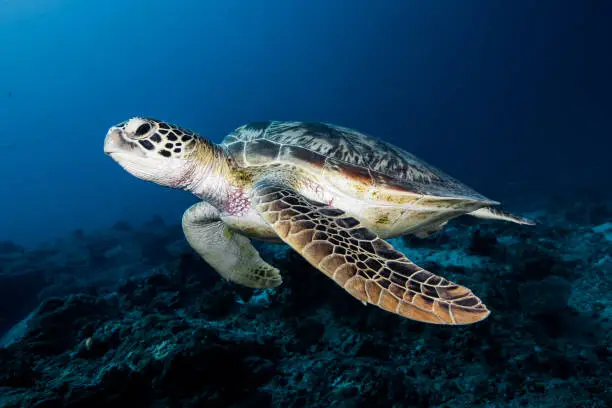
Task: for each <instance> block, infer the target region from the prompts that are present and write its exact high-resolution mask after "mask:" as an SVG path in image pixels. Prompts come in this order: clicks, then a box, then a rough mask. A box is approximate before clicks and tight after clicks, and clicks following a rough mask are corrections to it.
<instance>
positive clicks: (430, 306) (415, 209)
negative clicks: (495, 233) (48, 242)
mask: <svg viewBox="0 0 612 408" xmlns="http://www.w3.org/2000/svg"><path fill="white" fill-rule="evenodd" d="M104 151H105V153H107V154H109V155H110V156H111V157H112V158H113V159H114V160H115V161H116V162H117V163H119V165H120V166H121V167H123V168H124V169H125V170H127V171H128V172H129V173H131V174H132V175H134V176H136V177H138V178H141V179H144V180H148V181H152V182H155V183H157V184H160V185H164V186H167V187H172V188H177V189H184V190H187V191H190V192H192V193H193V194H195V195H196V196H197V197H199V198H200V199H201V201H199V202H197V203H196V204H194V205H192V206H191V207H190V208H189V209H187V210H186V211H185V213H184V215H183V218H182V226H183V231H184V233H185V236H186V238H187V241H188V243H189V244H190V246H191V247H192V248H193V249H194V250H195V251H196V252H197V253H198V254H199V255H200V256H202V258H204V260H205V261H206V262H208V263H209V264H210V265H211V266H212V267H213V268H214V269H215V270H216V271H217V272H218V273H219V274H220V275H221V276H223V277H224V278H226V279H227V280H230V281H233V282H236V283H238V284H242V285H245V286H248V287H252V288H271V287H275V286H278V285H280V284H281V282H282V279H281V275H280V273H279V271H278V269H277V268H275V267H273V266H271V265H269V264H268V263H266V262H265V261H264V260H263V259H262V258H261V257H260V255H259V253H258V252H257V250H256V249H255V248H254V247H253V246H252V245H251V242H250V240H249V238H255V239H260V240H265V241H273V242H284V243H286V244H288V245H289V246H291V247H292V248H293V249H294V250H296V251H297V252H298V253H299V254H300V255H301V256H303V257H304V258H305V259H306V260H307V261H308V262H309V263H310V264H311V265H313V266H314V267H315V268H317V269H319V270H320V271H321V272H323V273H324V274H325V275H327V276H328V277H330V278H332V279H333V280H334V281H335V282H336V283H337V284H339V285H340V286H342V287H343V288H344V289H345V290H346V291H348V292H349V293H350V294H351V295H353V296H354V297H355V298H357V299H359V300H360V301H362V302H363V303H364V304H367V303H371V304H374V305H377V306H379V307H381V308H382V309H384V310H387V311H390V312H393V313H397V314H399V315H401V316H404V317H407V318H410V319H413V320H417V321H422V322H428V323H435V324H449V325H460V324H470V323H474V322H477V321H480V320H482V319H484V318H486V317H487V316H488V315H489V310H487V308H486V307H485V305H484V304H483V303H482V302H481V301H480V299H479V298H478V297H476V296H474V295H473V294H472V292H471V291H470V290H469V289H467V288H465V287H463V286H460V285H457V284H454V283H452V282H449V281H448V280H446V279H444V278H442V277H439V276H436V275H434V274H432V273H431V272H428V271H426V270H424V269H423V268H421V267H419V266H417V265H415V264H414V263H413V262H411V261H410V260H409V259H408V258H407V257H406V256H405V255H404V254H402V253H401V252H399V251H397V250H396V249H394V248H393V247H392V246H391V245H390V244H389V243H388V242H386V241H384V239H385V238H390V237H397V236H401V235H405V234H415V235H419V236H424V235H428V234H431V233H433V232H435V231H438V230H439V229H440V228H442V226H444V225H445V224H446V223H447V222H448V221H449V220H450V219H452V218H455V217H458V216H460V215H463V214H470V215H473V216H476V217H481V218H491V219H502V220H507V221H513V222H517V223H521V224H530V222H529V221H528V220H526V219H523V218H520V217H517V216H513V215H511V214H509V213H506V212H504V211H502V210H497V209H493V206H495V205H497V204H499V203H498V202H496V201H492V200H489V199H487V198H485V197H484V196H482V195H480V194H479V193H477V192H475V191H474V190H472V189H470V188H469V187H467V186H465V185H464V184H462V183H460V182H459V181H457V180H455V179H453V178H451V177H450V176H448V175H446V174H444V173H442V172H441V171H440V170H438V169H436V168H434V167H432V166H430V165H429V164H427V163H425V162H423V161H422V160H419V159H418V158H416V157H415V156H413V155H412V154H410V153H408V152H406V151H404V150H402V149H400V148H398V147H396V146H393V145H391V144H389V143H386V142H384V141H381V140H378V139H375V138H373V137H371V136H368V135H365V134H363V133H360V132H357V131H355V130H352V129H349V128H346V127H341V126H335V125H332V124H327V123H318V122H317V123H311V122H279V121H267V122H254V123H249V124H246V125H244V126H241V127H239V128H237V129H236V130H234V131H233V132H232V133H230V134H229V135H228V136H227V137H226V138H225V139H224V140H223V142H222V143H221V144H220V145H216V144H214V143H212V142H210V141H209V140H207V139H205V138H203V137H201V136H199V135H197V134H195V133H194V132H192V131H190V130H187V129H184V128H181V127H178V126H175V125H172V124H169V123H166V122H163V121H159V120H155V119H150V118H141V117H136V118H132V119H130V120H128V121H126V122H122V123H120V124H118V125H115V126H113V127H111V128H110V129H109V131H108V133H107V135H106V139H105V142H104Z"/></svg>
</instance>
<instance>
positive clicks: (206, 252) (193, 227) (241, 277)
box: [182, 202, 282, 288]
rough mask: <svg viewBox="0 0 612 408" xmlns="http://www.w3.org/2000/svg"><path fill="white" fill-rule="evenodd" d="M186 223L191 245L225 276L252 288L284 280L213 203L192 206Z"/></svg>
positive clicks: (264, 286)
mask: <svg viewBox="0 0 612 408" xmlns="http://www.w3.org/2000/svg"><path fill="white" fill-rule="evenodd" d="M182 224H183V232H184V233H185V237H186V238H187V242H189V245H190V246H191V247H192V248H193V249H194V250H195V251H196V252H197V253H198V254H199V255H200V256H201V257H202V258H204V260H205V261H206V262H208V263H209V264H210V265H211V266H212V267H213V268H214V269H215V270H216V271H217V272H218V273H219V274H220V275H221V276H223V277H224V278H225V279H227V280H229V281H232V282H235V283H239V284H241V285H244V286H248V287H251V288H273V287H276V286H278V285H280V284H281V283H282V278H281V275H280V273H279V272H278V269H276V268H275V267H273V266H272V265H270V264H268V263H267V262H266V261H264V260H263V259H261V256H260V255H259V252H257V250H256V249H255V248H254V247H253V245H252V244H251V241H250V240H249V239H248V238H247V237H245V236H243V235H241V234H239V233H236V232H234V231H232V230H231V229H230V228H229V227H228V226H227V225H226V224H225V223H224V222H223V221H221V220H220V219H219V213H218V211H217V210H216V209H215V208H214V207H213V206H212V205H210V204H208V203H206V202H199V203H196V204H194V205H192V206H191V207H189V208H188V209H187V211H185V213H184V214H183V222H182Z"/></svg>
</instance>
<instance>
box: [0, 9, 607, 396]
mask: <svg viewBox="0 0 612 408" xmlns="http://www.w3.org/2000/svg"><path fill="white" fill-rule="evenodd" d="M611 22H612V2H610V1H606V0H590V1H579V0H574V1H570V0H567V1H566V0H541V1H537V2H536V1H528V0H505V1H504V0H486V1H485V0H481V1H478V0H463V1H458V0H426V1H424V0H421V1H417V0H384V1H375V0H259V1H256V0H215V1H211V0H190V1H188V0H172V1H161V0H105V1H103V2H100V1H96V2H94V1H85V0H0V191H1V192H2V193H1V196H0V197H1V200H0V408H17V407H30V406H32V407H47V408H50V407H71V408H76V407H86V408H96V407H106V406H115V407H119V406H128V405H127V404H129V406H131V407H133V408H138V407H171V408H174V407H200V406H206V407H242V406H244V407H268V406H279V407H287V408H293V407H302V406H308V407H318V406H322V407H330V406H338V407H366V408H370V407H394V408H400V407H402V408H403V407H413V406H414V407H440V408H442V407H449V406H452V407H457V408H463V407H469V408H472V407H483V408H501V407H517V406H527V407H537V408H540V407H546V408H565V407H567V408H578V407H580V408H603V407H610V406H612V376H610V373H612V335H611V334H610V333H612V296H611V293H612V280H611V277H612V253H611V251H610V248H611V247H612V192H611V189H610V186H611V185H612V182H611V180H612V160H611V153H610V152H611V151H612V114H611V112H612V76H611V75H610V73H612V24H611ZM133 116H143V117H151V118H156V119H160V120H164V121H167V122H170V123H174V124H176V125H179V126H181V127H184V128H189V129H192V130H194V131H196V132H198V133H199V134H201V135H202V136H203V137H206V138H208V139H210V140H212V141H213V142H215V143H218V142H220V141H221V140H222V139H223V138H224V137H225V136H226V135H227V134H228V133H230V132H232V131H233V130H234V129H236V128H237V127H239V126H241V125H243V124H245V123H248V122H252V121H268V120H278V121H323V122H329V123H332V124H336V125H341V126H345V127H349V128H353V129H356V130H358V131H361V132H364V133H367V134H370V135H372V136H375V137H377V138H380V139H383V140H385V141H388V142H391V143H393V144H395V145H398V146H400V147H402V148H404V149H405V150H407V151H409V152H411V153H413V154H415V155H416V156H418V157H420V158H422V159H424V160H425V161H427V162H428V163H430V164H432V165H434V166H436V167H439V168H440V169H442V170H443V171H444V172H446V173H448V174H450V175H452V176H454V177H455V178H457V179H459V180H461V181H462V182H464V183H465V184H467V185H468V186H470V187H472V188H473V189H475V190H476V191H478V192H479V193H481V194H483V195H484V196H486V197H488V198H490V199H493V200H497V201H500V202H502V203H503V204H504V207H505V208H506V209H507V210H509V211H511V212H513V213H515V214H517V215H520V216H525V217H528V218H530V219H533V220H534V221H536V223H537V224H536V225H535V226H523V225H516V224H511V223H505V222H501V221H485V220H476V219H474V218H470V217H462V218H460V219H458V220H453V221H452V222H450V223H449V225H448V226H447V227H446V228H445V230H444V231H442V232H440V233H438V234H436V235H434V236H432V237H429V238H424V239H417V238H415V237H402V238H396V239H394V240H392V241H391V243H392V244H393V246H394V247H395V248H397V249H398V250H400V251H402V252H403V253H405V254H406V255H407V256H408V257H409V258H410V259H411V260H413V261H414V262H415V263H416V264H418V265H420V266H422V267H424V268H426V269H428V270H431V271H432V272H433V273H436V274H440V275H441V276H444V277H446V278H448V279H449V280H452V281H453V282H457V283H459V284H461V285H465V286H466V287H468V288H470V289H471V290H473V292H474V293H475V294H476V295H477V296H479V297H480V298H481V299H482V301H483V302H484V303H485V304H486V305H487V307H488V308H489V309H490V310H491V315H490V316H489V317H488V318H487V319H486V320H484V321H482V322H479V323H477V324H474V325H469V326H467V327H448V326H435V325H427V324H423V323H419V322H415V321H412V320H409V319H403V318H401V317H399V316H397V315H394V314H392V313H387V312H385V311H382V310H381V309H379V308H377V307H376V306H373V305H368V307H363V306H362V304H361V302H358V301H357V300H355V299H354V298H352V297H351V296H350V295H349V294H348V293H346V292H345V291H344V290H342V288H339V287H337V285H336V284H335V283H333V282H332V281H330V279H328V277H326V276H325V275H324V274H322V273H320V272H318V271H317V270H316V269H315V268H313V267H311V266H310V265H309V264H308V262H307V261H306V260H304V259H303V258H302V257H300V256H299V255H298V254H297V253H296V252H295V251H292V250H291V249H289V248H288V247H287V246H283V245H276V246H274V245H269V244H263V243H261V242H256V243H254V245H255V246H256V248H257V250H258V251H259V252H260V253H261V255H262V257H263V258H264V259H265V260H266V261H268V262H269V263H271V264H272V265H274V266H276V267H278V269H279V270H280V271H281V275H282V277H283V281H284V283H283V285H282V286H279V287H278V288H274V289H267V290H254V289H251V288H246V287H243V286H240V285H236V284H233V283H231V282H227V281H224V280H222V279H221V278H220V277H219V274H217V273H216V272H215V271H214V270H213V269H212V268H211V267H210V266H209V265H207V264H206V263H205V262H204V261H203V260H202V259H201V258H200V257H199V256H197V254H195V253H194V251H193V250H192V249H191V248H190V247H189V246H188V245H187V243H186V241H185V239H184V236H183V233H182V230H181V228H180V226H179V223H180V220H181V216H182V214H183V211H185V209H186V208H188V207H189V206H190V205H191V204H192V203H194V202H196V198H195V197H194V196H192V195H190V194H189V193H186V192H184V191H176V190H170V189H167V188H163V187H160V186H158V185H155V184H153V183H147V182H144V181H142V180H139V179H137V178H136V177H133V176H131V175H129V174H128V173H127V172H125V171H124V170H123V169H121V168H120V166H119V165H117V163H115V162H114V161H113V160H112V159H111V158H110V157H108V156H107V155H105V154H104V152H103V141H104V137H105V135H106V132H107V130H108V129H109V127H111V126H113V125H115V124H117V123H119V122H122V121H125V120H127V119H129V118H131V117H133ZM164 221H165V222H164ZM134 401H137V403H135V402H134ZM334 404H335V405H334Z"/></svg>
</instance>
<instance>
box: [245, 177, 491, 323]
mask: <svg viewBox="0 0 612 408" xmlns="http://www.w3.org/2000/svg"><path fill="white" fill-rule="evenodd" d="M286 184H287V185H285V183H283V182H282V181H281V182H279V181H274V180H270V181H268V180H262V181H260V182H258V183H257V184H256V185H255V188H254V190H253V202H254V205H255V207H256V208H257V210H258V211H259V213H260V214H261V215H262V216H263V218H264V219H265V220H266V221H267V222H268V223H269V224H270V225H271V226H272V228H274V229H275V230H276V232H277V233H278V235H279V236H280V238H281V239H282V240H283V241H284V242H286V243H287V244H289V245H290V246H291V247H292V248H293V249H295V250H296V251H298V252H299V253H300V254H301V255H302V256H303V257H304V258H306V260H307V261H308V262H309V263H310V264H312V265H313V266H314V267H316V268H318V269H319V270H321V271H322V272H324V273H325V274H326V275H327V276H329V277H330V278H332V279H333V280H334V281H335V282H336V283H338V284H339V285H340V286H342V287H343V288H344V289H345V290H347V291H348V292H349V293H350V294H351V295H353V296H354V297H356V298H357V299H359V300H361V301H362V302H364V303H365V302H368V303H371V304H374V305H377V306H379V307H381V308H382V309H384V310H387V311H390V312H393V313H397V314H399V315H401V316H404V317H407V318H409V319H413V320H418V321H421V322H427V323H435V324H449V325H459V324H470V323H475V322H478V321H480V320H483V319H485V318H486V317H487V316H488V315H489V311H488V310H487V308H486V307H485V305H484V304H483V303H482V302H481V301H480V299H478V298H477V297H476V296H474V295H473V294H472V292H471V291H470V290H469V289H467V288H465V287H463V286H460V285H456V284H454V283H452V282H449V281H448V280H446V279H444V278H442V277H439V276H436V275H434V274H432V273H430V272H428V271H426V270H424V269H423V268H420V267H419V266H417V265H415V264H414V263H412V262H411V261H410V260H409V259H408V258H406V256H404V254H402V253H401V252H399V251H397V250H395V249H394V248H393V247H392V246H391V245H390V244H389V243H387V242H386V241H384V240H382V239H381V238H379V237H378V236H377V235H376V234H374V233H373V232H372V231H370V230H368V229H367V228H364V227H363V226H362V225H361V223H360V222H359V221H358V220H356V219H355V218H353V217H349V216H347V215H346V214H345V213H344V211H342V210H340V209H338V208H333V207H331V206H328V205H325V204H322V203H319V202H315V201H312V200H309V199H307V198H306V197H304V196H302V195H301V194H299V193H298V192H297V191H296V190H295V189H293V188H292V187H291V186H290V185H289V183H286Z"/></svg>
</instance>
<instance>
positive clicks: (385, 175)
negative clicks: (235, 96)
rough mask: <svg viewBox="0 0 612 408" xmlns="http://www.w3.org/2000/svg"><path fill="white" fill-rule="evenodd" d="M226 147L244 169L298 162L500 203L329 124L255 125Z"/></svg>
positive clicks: (409, 188) (389, 184)
mask: <svg viewBox="0 0 612 408" xmlns="http://www.w3.org/2000/svg"><path fill="white" fill-rule="evenodd" d="M221 145H222V146H223V147H224V148H225V149H226V150H227V152H228V153H229V154H230V157H232V159H233V161H234V163H235V165H236V166H238V167H244V168H247V167H252V166H268V165H272V164H274V163H280V164H293V165H296V166H298V167H302V168H310V169H312V170H315V171H316V170H317V169H327V170H332V171H337V172H339V173H342V175H343V176H344V177H348V178H350V179H353V180H356V181H359V182H361V183H363V184H365V185H371V186H375V187H377V188H382V189H388V190H395V191H397V192H406V193H412V194H418V195H428V196H434V197H442V198H453V199H457V198H458V199H466V200H469V201H482V202H487V203H493V204H494V203H496V202H495V201H492V200H489V199H487V198H486V197H484V196H482V195H481V194H479V193H477V192H476V191H474V190H472V189H471V188H469V187H468V186H466V185H464V184H463V183H461V182H459V181H457V180H455V179H454V178H452V177H450V176H449V175H447V174H445V173H443V172H442V171H440V170H438V169H437V168H435V167H433V166H431V165H429V164H427V163H426V162H424V161H423V160H420V159H419V158H417V157H415V156H414V155H412V154H410V153H408V152H407V151H405V150H403V149H400V148H399V147H397V146H394V145H392V144H390V143H386V142H384V141H382V140H379V139H376V138H374V137H372V136H369V135H366V134H364V133H361V132H357V131H355V130H352V129H348V128H345V127H341V126H336V125H331V124H327V123H320V122H276V121H269V122H253V123H249V124H246V125H244V126H241V127H239V128H238V129H236V130H235V131H234V132H232V133H230V134H229V135H228V136H227V137H226V138H225V139H224V140H223V142H222V143H221Z"/></svg>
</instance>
